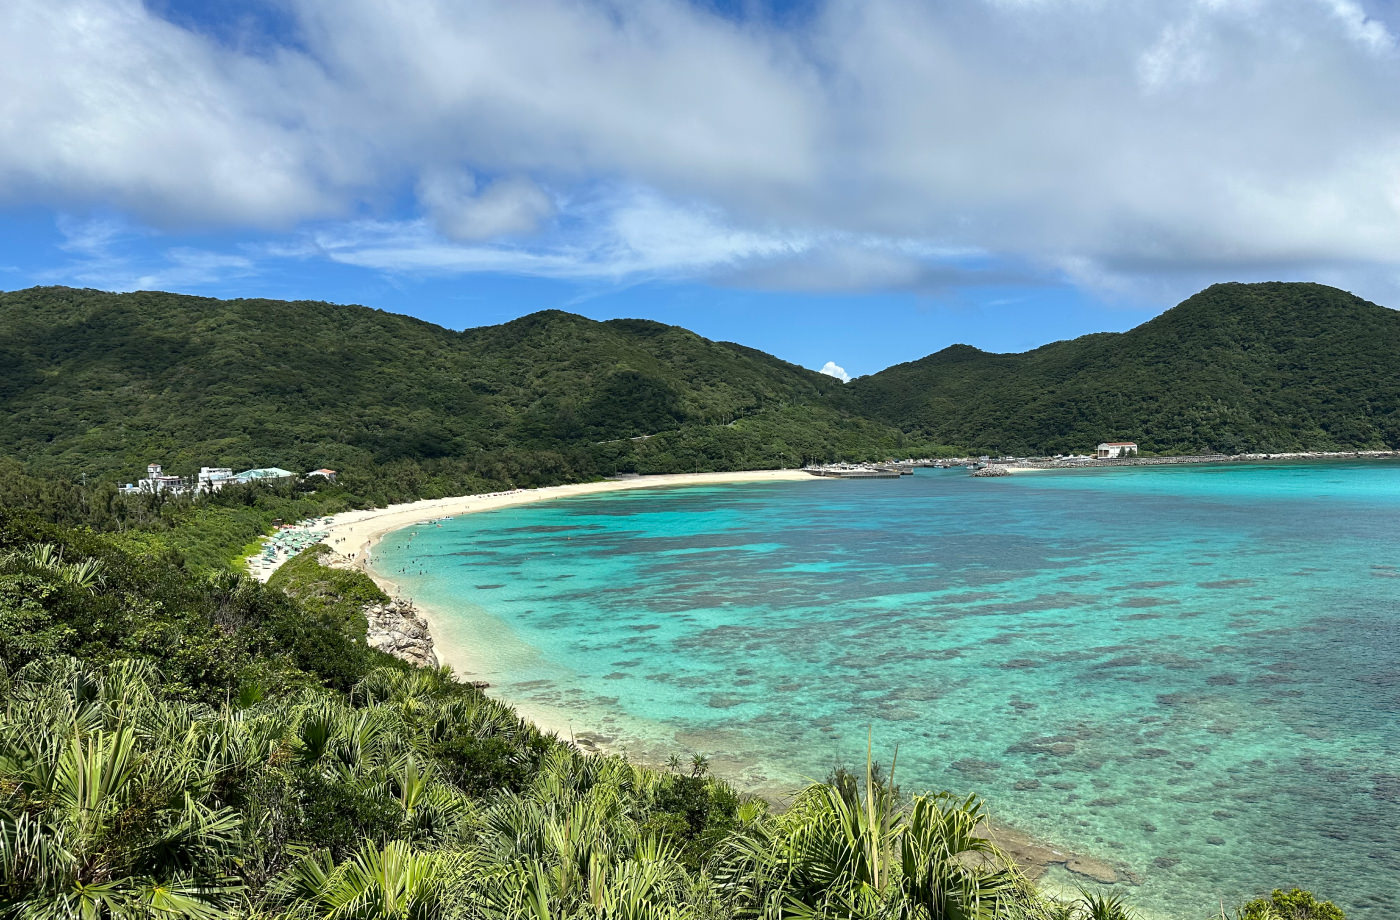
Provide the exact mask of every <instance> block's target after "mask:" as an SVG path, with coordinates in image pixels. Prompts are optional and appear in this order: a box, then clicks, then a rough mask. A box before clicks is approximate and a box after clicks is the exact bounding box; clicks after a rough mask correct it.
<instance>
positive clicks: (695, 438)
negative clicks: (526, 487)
mask: <svg viewBox="0 0 1400 920" xmlns="http://www.w3.org/2000/svg"><path fill="white" fill-rule="evenodd" d="M0 367H3V368H4V371H3V373H0V413H3V416H4V418H5V419H6V420H7V423H6V425H5V427H4V431H3V435H0V456H5V455H9V456H12V457H15V458H18V459H21V460H23V461H24V462H25V463H26V464H28V465H30V466H31V468H34V469H40V470H49V471H64V472H67V473H69V474H72V475H76V474H78V473H87V474H91V475H99V476H101V475H108V476H126V477H128V478H129V477H131V476H133V475H135V474H136V473H137V472H138V471H140V470H144V468H145V464H146V463H147V462H150V461H160V462H163V463H164V464H165V466H166V467H167V468H169V469H174V470H177V471H179V472H183V473H189V472H192V471H193V470H194V469H195V468H197V467H199V466H202V465H209V466H231V467H237V468H247V467H252V466H272V465H277V466H282V467H285V468H288V469H292V470H308V469H313V468H317V467H322V466H329V467H332V468H335V469H340V470H344V469H367V468H371V467H376V468H377V467H381V466H383V465H385V464H394V463H396V462H400V461H402V462H407V463H413V464H423V463H427V464H430V465H431V464H432V463H433V461H440V463H439V464H438V465H439V466H443V465H447V466H451V465H452V464H462V463H466V462H468V461H472V462H474V463H475V466H474V467H472V468H471V469H469V470H466V471H465V472H464V473H463V475H476V476H478V477H480V478H482V479H484V480H488V481H494V482H515V483H517V484H538V479H532V480H529V481H522V480H520V478H519V475H517V474H521V471H524V470H531V471H535V473H537V474H539V475H543V476H545V478H553V479H556V480H557V479H562V478H570V477H577V476H584V475H596V474H597V473H611V472H614V471H618V470H622V471H628V470H633V469H636V470H640V471H647V472H665V471H670V470H689V469H694V468H697V467H698V468H715V467H719V468H725V467H734V466H742V465H745V464H750V465H753V464H757V465H773V466H776V465H789V466H791V465H795V464H797V463H799V462H801V461H802V460H805V459H809V458H812V457H828V456H835V455H836V452H837V451H838V450H847V451H848V452H854V453H856V454H860V453H872V452H877V453H878V452H880V451H884V450H887V449H889V446H890V445H891V444H893V443H895V442H897V441H898V433H897V432H896V431H894V430H893V428H891V427H887V426H877V425H871V424H869V423H862V422H861V421H859V420H852V419H848V418H847V417H846V415H845V414H844V413H843V412H842V411H840V410H839V409H838V408H837V407H836V405H835V404H834V403H833V402H832V401H831V400H830V399H829V394H830V393H831V392H832V391H833V390H836V389H838V388H839V387H840V386H841V385H840V384H839V383H838V382H836V381H835V380H832V379H831V378H829V377H825V376H822V375H820V374H817V373H814V372H812V371H808V370H804V369H803V368H800V367H797V366H795V365H792V364H788V363H786V362H783V361H780V360H778V359H777V358H774V357H772V356H771V355H767V354H764V353H762V352H759V351H755V350H753V349H750V348H745V347H743V346H740V345H733V344H729V343H725V342H712V341H709V340H708V339H704V338H702V337H700V336H698V335H696V334H694V333H692V332H689V331H687V330H685V329H681V328H679V327H676V326H666V325H663V324H660V323H654V322H649V321H646V320H613V321H610V322H595V321H592V320H589V319H585V318H584V317H581V316H575V315H572V314H568V313H563V312H559V311H546V312H542V313H535V314H532V315H530V316H526V317H523V318H521V319H517V320H515V321H513V322H509V323H505V324H503V325H500V326H489V327H483V328H479V329H468V330H466V331H464V332H454V331H452V330H449V329H444V328H441V327H439V326H434V325H432V324H430V323H426V322H422V321H420V320H416V319H412V318H409V317H406V316H398V315H394V314H390V313H385V312H383V311H379V310H372V309H368V308H366V307H358V306H337V305H332V304H327V303H312V302H296V303H288V302H281V301H270V300H230V301H221V300H213V299H208V298H201V297H189V296H183V295H177V294H165V293H152V292H141V293H135V294H110V293H104V292H100V291H91V290H74V289H70V288H52V287H51V288H33V289H30V290H24V291H16V292H12V293H7V294H0ZM657 435H660V436H661V437H659V438H656V439H653V438H652V436H657ZM630 439H637V440H636V441H633V440H630ZM842 445H844V447H842ZM473 458H474V459H473ZM503 465H504V466H503ZM459 478H460V477H459Z"/></svg>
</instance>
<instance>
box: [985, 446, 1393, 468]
mask: <svg viewBox="0 0 1400 920" xmlns="http://www.w3.org/2000/svg"><path fill="white" fill-rule="evenodd" d="M1308 460H1400V450H1345V451H1298V452H1292V453H1276V454H1182V455H1176V456H1166V457H1123V458H1119V459H1115V460H1098V459H1095V458H1088V459H1084V460H1063V459H1060V460H1057V459H1055V458H1053V457H1028V458H1017V459H1015V460H1008V461H1006V462H1005V463H999V462H997V461H995V460H992V461H988V465H989V466H992V467H996V468H998V469H1001V470H1005V471H1006V472H1007V473H1032V472H1037V471H1040V470H1083V469H1099V468H1103V467H1124V466H1181V465H1184V464H1188V463H1269V462H1287V463H1295V462H1298V461H1308Z"/></svg>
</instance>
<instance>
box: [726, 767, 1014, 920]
mask: <svg viewBox="0 0 1400 920" xmlns="http://www.w3.org/2000/svg"><path fill="white" fill-rule="evenodd" d="M893 773H894V771H893V769H891V771H890V774H891V778H890V779H888V780H883V781H882V780H880V779H879V777H878V776H877V775H876V771H875V769H874V767H873V759H872V758H871V757H869V756H867V762H866V774H865V779H866V782H865V787H864V790H863V793H862V792H861V791H854V790H851V789H842V788H841V787H838V786H834V785H825V784H819V785H813V786H811V787H809V788H808V789H807V790H805V791H804V792H802V793H801V794H799V795H798V797H797V799H796V800H795V801H794V803H793V806H792V808H790V809H789V810H788V811H787V812H786V813H784V814H782V815H779V816H777V817H775V818H770V817H768V816H766V815H764V814H762V813H761V812H760V813H758V814H757V815H755V816H753V820H751V821H749V822H747V823H746V824H745V826H743V827H742V828H741V829H740V831H739V832H738V833H736V834H735V835H734V836H733V837H732V838H731V839H730V841H728V842H727V844H726V845H725V846H724V847H722V848H721V851H720V853H719V855H718V857H717V858H716V859H715V861H714V864H713V866H712V874H713V876H714V878H715V880H716V884H717V885H718V886H719V888H720V891H721V893H722V895H723V897H724V898H725V899H726V900H727V901H728V902H729V903H731V904H732V905H733V906H734V909H735V911H736V913H738V914H740V915H742V916H748V917H758V918H763V920H770V918H771V920H778V918H788V917H792V918H823V920H828V918H829V920H838V918H842V920H845V918H857V917H858V918H867V917H868V918H885V917H888V918H899V920H905V918H908V920H989V918H996V917H1003V916H1012V915H1013V912H1015V911H1018V910H1019V909H1020V908H1021V907H1022V904H1023V901H1024V898H1023V886H1022V885H1021V883H1020V879H1019V878H1018V876H1017V875H1016V873H1015V871H1014V869H1013V868H1012V867H1011V865H1010V863H1009V861H1007V860H1006V859H1005V858H1004V857H1003V856H1002V855H1001V853H1000V852H999V851H998V850H997V849H996V847H995V846H994V845H993V844H992V843H991V841H989V840H988V839H987V838H986V837H985V836H983V835H982V833H981V832H980V828H981V826H982V824H983V821H984V818H985V816H984V813H983V810H982V806H981V804H980V803H979V802H978V801H977V800H976V799H975V798H968V799H956V798H954V797H952V796H951V795H948V794H946V793H944V794H938V795H923V796H915V797H914V798H913V800H912V801H911V802H909V803H908V805H907V806H906V805H905V804H904V803H903V802H902V801H901V799H900V796H899V794H898V791H897V789H896V787H895V786H894V781H893Z"/></svg>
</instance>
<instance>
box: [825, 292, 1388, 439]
mask: <svg viewBox="0 0 1400 920" xmlns="http://www.w3.org/2000/svg"><path fill="white" fill-rule="evenodd" d="M1397 354H1400V313H1397V312H1396V311H1394V310H1389V309H1386V308H1384V307H1380V306H1377V305H1375V304H1373V303H1369V302H1367V301H1364V300H1362V299H1360V298H1359V297H1355V296H1353V295H1351V294H1348V293H1346V292H1344V291H1339V290H1337V289H1336V288H1330V287H1326V286H1324V285H1320V284H1294V283H1269V284H1217V285H1213V286H1212V287H1210V288H1207V289H1206V290H1204V291H1202V292H1201V293H1199V294H1197V295H1195V296H1194V297H1191V298H1190V299H1188V300H1186V301H1184V302H1183V303H1181V304H1180V305H1178V306H1176V307H1174V308H1173V309H1171V310H1168V311H1167V312H1166V313H1163V314H1162V315H1161V316H1159V317H1157V318H1156V319H1153V320H1151V321H1150V322H1147V323H1144V324H1143V325H1141V326H1138V327H1137V328H1135V329H1132V330H1130V331H1128V332H1124V333H1101V334H1098V335H1089V336H1084V337H1083V338H1078V339H1074V340H1073V341H1067V342H1055V343H1053V344H1050V345H1046V346H1044V347H1042V348H1037V349H1035V350H1034V351H1028V352H1025V353H1024V354H1004V355H1002V354H988V353H986V352H982V351H978V350H977V349H975V348H971V347H969V346H966V345H954V346H952V347H950V348H945V349H944V350H942V351H940V352H937V353H936V354H932V355H929V356H928V357H926V358H922V359H920V360H918V361H912V362H909V363H908V364H900V365H897V366H895V367H891V368H889V369H887V370H884V371H881V372H880V373H878V374H874V375H871V376H869V377H863V378H860V379H858V380H856V381H854V382H853V383H852V384H851V385H850V387H849V391H848V395H849V396H850V397H852V399H853V407H854V408H855V409H856V410H857V411H859V412H862V413H864V414H865V415H868V416H870V417H872V418H875V419H877V420H880V421H884V422H887V423H889V424H891V425H896V426H898V427H899V428H901V429H902V430H904V431H906V432H908V433H910V434H911V435H912V436H916V437H923V438H928V439H932V440H935V441H940V442H944V443H949V444H961V445H969V446H976V447H981V448H985V449H988V450H991V451H994V452H999V453H1013V454H1026V453H1056V452H1069V451H1084V450H1086V449H1090V448H1092V447H1093V445H1094V444H1096V443H1097V442H1099V441H1104V440H1118V439H1126V440H1133V441H1137V442H1138V443H1139V444H1140V445H1141V447H1142V449H1143V450H1144V451H1147V452H1155V453H1199V452H1211V451H1223V452H1243V451H1249V452H1270V451H1275V452H1276V451H1290V450H1348V449H1366V448H1377V449H1379V448H1400V362H1397V361H1396V357H1395V356H1396V355H1397Z"/></svg>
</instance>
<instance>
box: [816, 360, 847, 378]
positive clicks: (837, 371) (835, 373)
mask: <svg viewBox="0 0 1400 920" xmlns="http://www.w3.org/2000/svg"><path fill="white" fill-rule="evenodd" d="M817 373H819V374H826V375H827V376H828V377H835V378H836V379H837V380H839V381H841V382H842V383H850V382H851V375H850V374H848V373H846V369H845V368H844V367H842V366H841V365H839V364H837V363H836V362H835V361H828V362H826V363H825V364H823V365H822V369H821V370H820V371H818V372H817Z"/></svg>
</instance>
